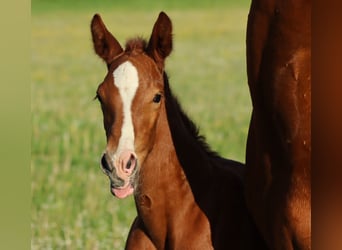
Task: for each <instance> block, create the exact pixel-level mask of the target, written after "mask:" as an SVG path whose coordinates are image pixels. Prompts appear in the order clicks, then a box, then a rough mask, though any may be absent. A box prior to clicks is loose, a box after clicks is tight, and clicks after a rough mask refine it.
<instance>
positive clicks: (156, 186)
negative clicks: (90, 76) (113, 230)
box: [91, 12, 263, 250]
mask: <svg viewBox="0 0 342 250" xmlns="http://www.w3.org/2000/svg"><path fill="white" fill-rule="evenodd" d="M91 32H92V38H93V42H94V48H95V52H96V53H97V54H98V55H99V56H100V57H101V58H102V59H103V60H104V61H105V62H106V64H107V68H108V73H107V75H106V77H105V79H104V81H103V82H102V83H101V84H100V85H99V87H98V89H97V95H96V96H97V99H98V100H99V101H100V103H101V107H102V111H103V118H104V119H103V120H104V128H105V131H106V136H107V147H106V150H105V153H104V155H103V157H102V159H101V165H102V168H103V171H104V172H105V173H106V174H107V175H108V177H109V179H110V190H111V192H112V193H113V194H114V195H115V196H117V197H118V198H124V197H126V196H128V195H130V194H132V193H134V198H135V204H136V208H137V213H138V216H137V218H136V220H135V222H134V223H133V225H132V228H131V231H130V233H129V237H128V240H127V243H126V249H234V250H236V249H263V242H262V241H260V238H259V236H258V233H257V232H256V230H255V228H254V226H253V224H252V223H251V220H250V217H249V215H248V212H247V209H246V206H245V201H244V195H243V193H244V188H243V182H242V174H243V173H242V171H243V165H242V164H240V163H238V162H235V161H232V160H226V159H223V158H221V157H219V156H218V155H217V154H215V153H214V152H212V151H210V150H209V148H208V146H207V144H206V143H205V141H204V139H203V137H201V136H200V135H199V134H198V131H197V129H196V127H195V125H194V124H193V123H192V121H191V120H190V119H189V118H188V117H187V116H186V115H185V113H184V112H183V111H182V109H181V108H180V105H179V103H178V102H177V100H176V99H175V98H174V96H173V95H172V93H171V90H170V88H169V83H168V78H167V75H166V73H165V72H164V61H165V58H166V57H167V56H168V55H169V54H170V53H171V50H172V35H171V32H172V25H171V21H170V19H169V18H168V16H167V15H166V14H165V13H163V12H161V13H160V15H159V17H158V19H157V21H156V23H155V25H154V27H153V30H152V34H151V37H150V40H149V42H148V43H147V42H146V41H144V40H142V39H132V40H129V41H128V42H127V44H126V47H125V49H123V48H122V47H121V46H120V44H119V43H118V41H117V40H116V39H115V38H114V36H113V35H112V34H111V33H110V32H109V31H108V30H107V28H106V27H105V25H104V23H103V21H102V19H101V18H100V16H99V15H95V16H94V17H93V20H92V22H91Z"/></svg>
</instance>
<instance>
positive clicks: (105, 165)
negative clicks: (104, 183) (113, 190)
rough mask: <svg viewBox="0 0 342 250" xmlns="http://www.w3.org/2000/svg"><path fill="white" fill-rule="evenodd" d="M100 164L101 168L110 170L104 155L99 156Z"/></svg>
mask: <svg viewBox="0 0 342 250" xmlns="http://www.w3.org/2000/svg"><path fill="white" fill-rule="evenodd" d="M101 165H102V168H103V169H104V170H106V171H109V172H112V170H111V169H110V167H109V165H108V162H107V160H106V157H105V155H103V156H102V158H101Z"/></svg>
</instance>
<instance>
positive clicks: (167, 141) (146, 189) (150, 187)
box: [135, 107, 209, 249]
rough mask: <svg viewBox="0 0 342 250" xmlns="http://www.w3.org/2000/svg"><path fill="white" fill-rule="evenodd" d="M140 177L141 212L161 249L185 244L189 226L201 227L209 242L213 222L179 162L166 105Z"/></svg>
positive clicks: (200, 230)
mask: <svg viewBox="0 0 342 250" xmlns="http://www.w3.org/2000/svg"><path fill="white" fill-rule="evenodd" d="M139 178H140V180H139V189H138V190H137V193H136V194H135V200H136V205H137V209H138V214H139V216H140V218H141V219H142V220H143V222H144V224H145V227H146V228H147V231H148V232H149V236H150V237H151V239H152V241H153V242H154V244H155V245H156V247H157V248H158V249H162V248H164V246H165V245H168V246H169V247H170V248H172V246H175V245H178V246H181V245H184V244H183V243H184V242H186V239H187V238H186V237H187V236H188V235H190V232H189V231H188V230H190V229H192V228H194V227H196V228H198V232H197V237H199V238H201V240H199V241H198V242H199V244H200V245H201V246H203V245H205V244H208V242H207V237H205V236H204V234H205V232H206V233H207V232H208V230H209V229H208V228H209V224H208V221H207V219H206V217H205V215H204V214H203V212H202V210H201V209H200V208H199V207H198V206H197V205H196V202H195V197H194V194H193V191H192V188H191V186H190V184H189V182H188V179H187V177H186V174H185V173H184V170H183V167H182V166H181V163H180V162H179V159H178V156H177V153H176V150H175V148H174V144H173V139H172V135H171V131H170V127H169V124H168V119H167V114H166V110H165V107H163V109H162V111H161V113H160V118H159V121H158V124H157V132H156V138H155V144H154V147H153V149H152V150H151V152H150V153H149V155H148V156H147V157H146V160H145V162H144V164H143V166H141V172H140V177H139ZM184 222H186V223H187V226H184ZM206 236H207V235H206ZM203 239H205V240H203ZM202 241H203V242H202ZM187 244H188V243H187ZM208 249H209V248H208Z"/></svg>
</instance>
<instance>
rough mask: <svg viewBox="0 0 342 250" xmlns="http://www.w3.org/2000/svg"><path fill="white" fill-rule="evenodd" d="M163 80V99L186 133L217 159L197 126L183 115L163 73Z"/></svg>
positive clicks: (183, 112)
mask: <svg viewBox="0 0 342 250" xmlns="http://www.w3.org/2000/svg"><path fill="white" fill-rule="evenodd" d="M163 78H164V91H165V98H167V99H168V101H169V102H172V103H173V105H172V106H173V108H174V109H175V111H176V112H178V114H179V116H180V119H181V121H182V122H183V124H184V126H185V127H186V129H187V131H188V132H189V133H190V134H191V136H192V138H193V139H194V140H195V141H197V145H198V146H200V148H201V149H202V150H203V151H204V152H205V153H206V154H207V155H208V156H210V157H218V154H217V152H215V151H213V150H211V148H210V146H209V144H208V143H207V142H206V139H205V136H203V135H201V134H200V132H199V128H198V126H197V125H196V124H195V123H194V122H193V121H192V120H191V119H190V117H189V116H188V115H187V114H186V113H185V111H184V110H183V108H182V106H181V105H180V103H179V101H178V99H177V98H176V97H175V96H174V95H173V94H172V91H171V88H170V85H169V79H168V76H167V74H166V72H165V71H164V74H163Z"/></svg>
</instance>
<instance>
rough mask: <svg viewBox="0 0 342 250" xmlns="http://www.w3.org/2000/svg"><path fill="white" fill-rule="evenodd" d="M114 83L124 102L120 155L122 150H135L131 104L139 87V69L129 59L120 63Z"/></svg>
mask: <svg viewBox="0 0 342 250" xmlns="http://www.w3.org/2000/svg"><path fill="white" fill-rule="evenodd" d="M113 76H114V84H115V86H116V87H117V88H118V89H119V93H120V96H121V99H122V103H123V124H122V128H121V137H120V139H119V144H118V148H117V152H116V155H120V153H121V152H122V150H125V149H130V150H134V128H133V122H132V114H131V106H132V101H133V98H134V96H135V93H136V91H137V89H138V84H139V78H138V72H137V69H136V68H135V67H134V65H133V64H132V63H131V62H129V61H127V62H124V63H122V64H121V65H119V67H117V68H116V69H115V70H114V72H113Z"/></svg>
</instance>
